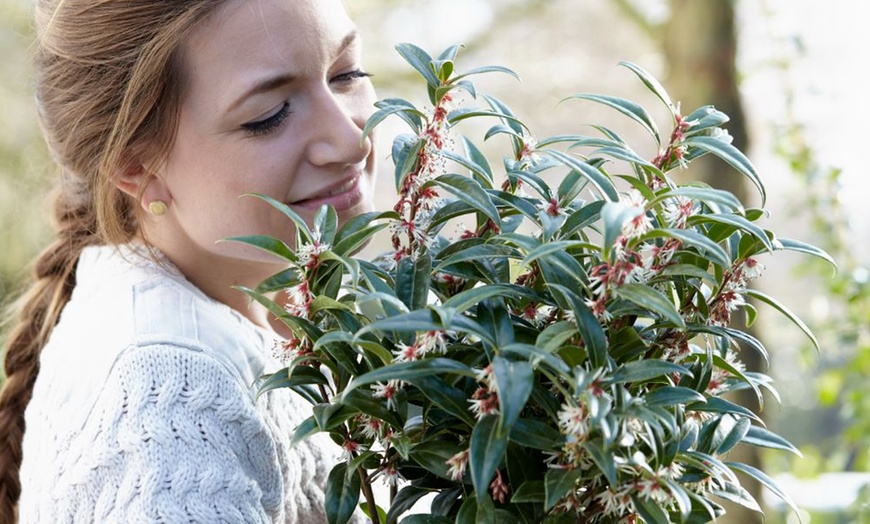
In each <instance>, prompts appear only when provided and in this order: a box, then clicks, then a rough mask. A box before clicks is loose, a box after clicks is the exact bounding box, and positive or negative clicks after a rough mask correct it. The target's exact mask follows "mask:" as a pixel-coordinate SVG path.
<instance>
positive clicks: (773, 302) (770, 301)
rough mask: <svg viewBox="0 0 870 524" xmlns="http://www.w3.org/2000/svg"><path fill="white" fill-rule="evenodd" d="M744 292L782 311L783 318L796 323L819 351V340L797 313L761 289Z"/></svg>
mask: <svg viewBox="0 0 870 524" xmlns="http://www.w3.org/2000/svg"><path fill="white" fill-rule="evenodd" d="M746 294H747V295H749V296H750V297H752V298H755V299H756V300H760V301H762V302H764V303H765V304H767V305H769V306H771V307H773V308H774V309H776V310H777V311H779V312H780V313H782V314H783V315H784V316H785V318H787V319H789V320H791V321H792V323H793V324H794V325H796V326H797V327H798V328H799V329H800V330H801V331H803V332H804V335H806V336H807V338H809V339H810V342H812V343H813V347H815V348H816V351H821V348H820V347H819V341H818V340H817V339H816V336H815V335H813V332H812V331H811V330H810V328H809V326H807V325H806V324H804V322H803V321H802V320H801V319H799V318H798V317H797V315H795V314H794V313H792V312H791V310H789V309H788V308H787V307H785V306H784V305H783V304H782V303H780V302H779V301H778V300H776V299H775V298H773V297H772V296H770V295H768V294H766V293H764V292H762V291H758V290H757V289H747V290H746Z"/></svg>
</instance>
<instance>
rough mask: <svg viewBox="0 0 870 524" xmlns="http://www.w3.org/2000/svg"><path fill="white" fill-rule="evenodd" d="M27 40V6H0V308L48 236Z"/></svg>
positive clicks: (44, 160) (45, 175)
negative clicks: (1, 58) (0, 54)
mask: <svg viewBox="0 0 870 524" xmlns="http://www.w3.org/2000/svg"><path fill="white" fill-rule="evenodd" d="M31 38H32V28H31V22H30V9H29V3H28V2H25V1H24V0H9V1H6V2H4V3H2V4H0V53H2V56H3V60H0V79H2V81H0V122H2V125H0V303H4V302H5V301H6V299H7V298H8V296H9V293H10V292H11V291H13V290H14V289H15V288H16V282H18V281H19V280H20V279H21V277H22V275H23V274H24V270H23V268H25V267H26V266H27V263H28V262H29V261H30V260H31V259H32V258H33V256H34V255H35V253H36V252H37V251H38V250H39V248H40V247H41V245H43V244H44V240H45V237H46V234H47V230H48V221H47V216H48V214H47V213H45V212H44V210H45V209H46V207H45V194H46V191H47V187H48V184H49V178H50V174H51V170H52V168H51V167H49V166H50V164H49V161H48V156H47V153H46V149H45V146H44V143H43V141H42V139H41V136H40V133H39V127H38V124H37V117H36V108H35V104H34V103H33V95H32V91H33V90H32V88H31V86H32V80H31V74H30V53H29V49H30V42H31ZM0 339H2V337H0Z"/></svg>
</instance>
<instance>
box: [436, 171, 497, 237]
mask: <svg viewBox="0 0 870 524" xmlns="http://www.w3.org/2000/svg"><path fill="white" fill-rule="evenodd" d="M433 182H434V183H435V184H438V185H439V186H441V187H443V188H444V189H446V190H447V191H449V192H450V193H452V194H453V195H454V196H455V197H456V198H458V199H459V200H462V201H463V202H465V203H466V204H468V205H470V206H472V207H473V208H474V209H477V210H478V211H480V212H481V213H483V214H484V215H486V216H487V218H489V219H490V220H492V221H493V222H494V223H495V225H497V226H498V227H501V217H500V216H499V214H498V209H496V207H495V204H493V203H492V200H490V198H489V195H487V194H486V191H484V189H483V187H481V185H480V184H479V183H478V182H477V181H476V180H474V179H472V178H468V177H464V176H462V175H454V174H446V175H441V176H439V177H438V178H436V179H435V180H433Z"/></svg>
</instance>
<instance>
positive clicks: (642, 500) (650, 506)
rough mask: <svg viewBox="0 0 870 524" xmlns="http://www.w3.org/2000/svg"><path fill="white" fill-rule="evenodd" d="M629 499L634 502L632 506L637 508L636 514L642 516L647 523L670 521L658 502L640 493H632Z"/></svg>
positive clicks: (667, 522)
mask: <svg viewBox="0 0 870 524" xmlns="http://www.w3.org/2000/svg"><path fill="white" fill-rule="evenodd" d="M631 500H632V501H633V502H634V507H635V509H637V512H638V514H639V515H640V516H641V517H643V522H648V523H649V524H653V523H655V524H669V523H670V522H671V519H669V518H668V514H667V513H666V512H665V510H664V509H662V507H661V506H659V504H658V503H656V502H654V501H652V500H650V499H648V498H646V497H644V496H642V495H632V496H631Z"/></svg>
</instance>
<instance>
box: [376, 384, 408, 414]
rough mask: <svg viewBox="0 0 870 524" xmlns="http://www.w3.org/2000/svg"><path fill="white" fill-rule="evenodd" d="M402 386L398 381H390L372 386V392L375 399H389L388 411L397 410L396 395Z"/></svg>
mask: <svg viewBox="0 0 870 524" xmlns="http://www.w3.org/2000/svg"><path fill="white" fill-rule="evenodd" d="M401 384H402V383H401V382H400V381H398V380H390V381H388V382H387V383H386V384H383V383H381V382H377V383H375V384H373V385H372V391H373V394H374V396H375V397H377V398H384V399H387V409H396V394H397V393H398V392H399V389H400V388H401Z"/></svg>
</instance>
